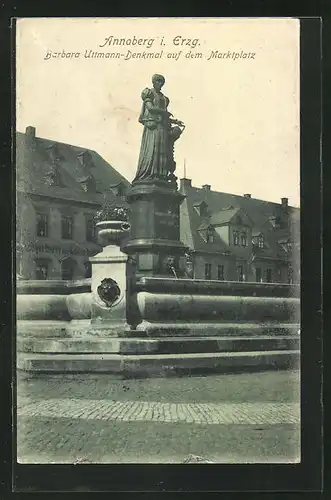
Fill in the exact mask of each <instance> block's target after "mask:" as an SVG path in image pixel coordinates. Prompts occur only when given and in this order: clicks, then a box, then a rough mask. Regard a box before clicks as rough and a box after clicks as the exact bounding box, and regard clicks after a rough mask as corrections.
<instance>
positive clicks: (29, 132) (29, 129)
mask: <svg viewBox="0 0 331 500" xmlns="http://www.w3.org/2000/svg"><path fill="white" fill-rule="evenodd" d="M25 135H26V136H27V137H29V138H31V139H34V138H35V137H36V127H26V129H25Z"/></svg>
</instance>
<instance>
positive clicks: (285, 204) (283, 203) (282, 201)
mask: <svg viewBox="0 0 331 500" xmlns="http://www.w3.org/2000/svg"><path fill="white" fill-rule="evenodd" d="M281 203H282V207H283V208H287V207H288V198H281Z"/></svg>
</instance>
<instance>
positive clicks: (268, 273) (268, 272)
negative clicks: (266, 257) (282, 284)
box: [265, 269, 272, 283]
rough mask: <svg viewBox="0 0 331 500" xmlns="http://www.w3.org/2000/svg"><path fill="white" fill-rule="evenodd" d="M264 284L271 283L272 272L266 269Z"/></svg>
mask: <svg viewBox="0 0 331 500" xmlns="http://www.w3.org/2000/svg"><path fill="white" fill-rule="evenodd" d="M265 274H266V282H267V283H271V281H272V270H271V269H266V272H265Z"/></svg>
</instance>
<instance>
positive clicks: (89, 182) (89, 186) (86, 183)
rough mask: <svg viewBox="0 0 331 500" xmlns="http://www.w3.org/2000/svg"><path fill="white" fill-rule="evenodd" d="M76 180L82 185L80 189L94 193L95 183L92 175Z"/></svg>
mask: <svg viewBox="0 0 331 500" xmlns="http://www.w3.org/2000/svg"><path fill="white" fill-rule="evenodd" d="M77 180H78V182H79V183H80V185H81V186H82V189H83V190H84V191H85V192H86V193H95V191H96V185H95V179H94V178H93V177H92V175H86V176H84V177H81V178H80V179H77Z"/></svg>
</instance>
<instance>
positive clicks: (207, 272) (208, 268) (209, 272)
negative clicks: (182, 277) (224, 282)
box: [205, 264, 211, 280]
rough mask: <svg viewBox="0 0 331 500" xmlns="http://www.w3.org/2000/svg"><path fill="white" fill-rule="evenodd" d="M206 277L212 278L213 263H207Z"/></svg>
mask: <svg viewBox="0 0 331 500" xmlns="http://www.w3.org/2000/svg"><path fill="white" fill-rule="evenodd" d="M205 279H206V280H211V264H205Z"/></svg>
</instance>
